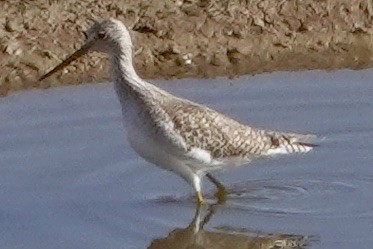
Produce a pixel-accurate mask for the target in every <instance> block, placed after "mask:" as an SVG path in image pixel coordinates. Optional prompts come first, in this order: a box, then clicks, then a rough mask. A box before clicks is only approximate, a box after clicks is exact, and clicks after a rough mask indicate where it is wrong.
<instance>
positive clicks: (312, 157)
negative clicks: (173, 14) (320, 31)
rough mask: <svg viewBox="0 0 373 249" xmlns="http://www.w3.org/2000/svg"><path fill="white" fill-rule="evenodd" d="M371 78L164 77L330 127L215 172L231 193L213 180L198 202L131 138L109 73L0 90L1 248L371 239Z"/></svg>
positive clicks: (224, 103)
mask: <svg viewBox="0 0 373 249" xmlns="http://www.w3.org/2000/svg"><path fill="white" fill-rule="evenodd" d="M372 83H373V70H364V71H349V70H344V71H338V72H334V73H326V72H321V71H309V72H299V73H272V74H264V75H258V76H255V77H251V76H247V77H240V78H238V79H234V80H227V79H223V78H220V79H213V80H180V81H174V82H172V83H170V82H157V84H159V85H161V86H162V87H164V88H166V89H168V90H169V91H171V92H174V93H176V94H178V95H181V96H184V97H186V98H189V99H193V100H195V101H197V102H200V103H203V104H208V105H209V106H211V107H213V108H215V109H217V110H219V111H221V112H224V113H227V114H229V115H230V116H232V117H234V118H236V119H238V120H240V121H242V122H245V123H247V124H251V125H253V126H256V127H262V128H268V129H275V130H284V131H294V132H295V131H299V132H310V133H315V134H317V135H318V136H319V137H320V139H319V140H318V143H319V145H320V147H317V148H316V149H315V150H314V151H313V152H311V153H308V154H305V155H295V156H287V157H277V158H274V159H271V160H269V159H267V160H260V161H257V162H255V163H252V164H250V165H248V166H244V167H241V168H237V169H234V170H232V171H228V172H223V173H219V174H216V175H215V176H216V177H217V178H219V179H220V180H221V181H222V182H223V183H224V184H225V185H226V186H227V188H228V189H229V195H228V199H227V202H226V203H225V204H223V205H213V203H214V189H213V187H212V186H211V185H209V184H208V182H207V181H205V185H204V194H205V196H206V197H207V198H208V203H209V205H206V206H204V207H203V208H202V209H201V210H196V209H195V204H194V203H193V193H192V189H191V188H190V187H189V186H188V185H187V184H185V183H184V181H183V180H181V179H180V178H178V177H177V176H175V175H173V174H171V173H168V172H165V171H162V170H160V169H158V168H156V167H154V166H152V165H150V164H149V163H147V162H145V161H143V160H142V159H141V158H139V157H138V156H137V155H136V154H135V153H134V152H133V151H132V149H131V148H130V147H129V145H128V143H127V141H126V139H125V134H124V131H123V129H122V123H121V122H122V118H121V113H120V107H119V103H118V101H117V99H116V97H115V94H114V91H113V87H112V85H111V84H93V85H85V86H78V87H64V88H59V89H51V90H44V91H31V92H26V93H19V94H15V95H13V96H9V97H6V98H2V99H0V248H28V249H30V248H38V249H41V248H55V249H56V248H153V249H154V248H233V249H234V248H252V249H253V248H280V247H273V246H274V245H277V246H281V245H285V244H286V245H288V247H284V248H292V247H290V246H291V245H293V246H294V245H299V247H300V248H303V246H305V247H306V248H329V249H333V248H336V249H337V248H338V249H341V248H371V245H372V244H373V166H372V162H373V155H372V151H373V84H372ZM188 246H189V247H188ZM271 246H272V247H271Z"/></svg>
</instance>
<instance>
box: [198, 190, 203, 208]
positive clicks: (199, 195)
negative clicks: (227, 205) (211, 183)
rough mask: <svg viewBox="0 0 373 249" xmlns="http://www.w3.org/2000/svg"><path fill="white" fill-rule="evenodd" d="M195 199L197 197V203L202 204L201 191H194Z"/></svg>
mask: <svg viewBox="0 0 373 249" xmlns="http://www.w3.org/2000/svg"><path fill="white" fill-rule="evenodd" d="M196 199H197V203H198V205H201V204H203V196H202V194H201V192H196Z"/></svg>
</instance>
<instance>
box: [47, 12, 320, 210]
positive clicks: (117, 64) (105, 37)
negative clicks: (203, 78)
mask: <svg viewBox="0 0 373 249" xmlns="http://www.w3.org/2000/svg"><path fill="white" fill-rule="evenodd" d="M84 34H85V36H86V40H85V43H84V44H83V45H82V46H81V48H80V49H78V50H77V51H75V52H74V53H73V54H72V55H71V56H69V57H68V58H67V59H65V60H64V61H63V62H61V63H60V64H59V65H57V66H56V67H55V68H54V69H52V70H51V71H49V72H48V73H46V74H45V75H44V76H42V77H41V78H40V80H44V79H45V78H47V77H49V76H50V75H52V74H53V73H55V72H57V71H59V70H61V69H63V68H64V67H66V66H67V65H69V64H70V63H71V62H72V61H74V60H76V59H77V58H79V57H81V56H83V55H84V54H86V53H88V52H89V51H96V52H102V53H106V54H108V57H109V62H110V71H111V78H112V81H113V82H114V88H115V92H116V95H117V97H118V99H119V102H120V105H121V109H122V115H123V123H124V128H125V130H126V133H127V138H128V140H129V143H130V145H131V147H132V148H133V149H134V150H135V152H137V153H138V154H139V155H140V156H141V157H143V158H144V159H145V160H146V161H148V162H150V163H152V164H154V165H156V166H158V167H160V168H162V169H165V170H168V171H171V172H173V173H175V174H177V175H179V176H180V177H181V178H183V179H184V180H185V181H186V182H187V183H189V184H190V185H191V186H192V187H193V189H194V191H195V196H196V201H197V203H198V204H202V203H204V201H205V200H204V198H203V195H202V190H201V184H202V179H203V177H207V178H208V179H209V180H210V181H211V182H212V183H213V184H214V185H215V186H216V188H217V192H216V197H217V200H218V203H222V202H224V201H225V200H226V198H227V190H226V188H225V187H224V185H223V184H222V183H221V182H220V181H219V180H217V179H216V178H215V177H214V176H213V173H214V172H216V171H219V170H226V169H230V168H233V167H235V166H240V165H244V164H248V163H249V162H251V161H253V160H254V159H257V158H261V157H271V156H273V155H277V154H291V153H305V152H308V151H310V150H312V149H313V148H314V147H315V146H316V145H314V144H312V143H311V141H312V140H313V139H314V138H315V135H312V134H298V133H287V132H278V131H271V130H265V129H259V128H255V127H251V126H248V125H245V124H242V123H240V122H238V121H235V120H234V119H232V118H230V117H228V116H226V115H224V114H221V113H219V112H217V111H215V110H213V109H211V108H209V107H207V106H205V105H202V104H198V103H196V102H193V101H190V100H187V99H184V98H181V97H178V96H176V95H173V94H171V93H169V92H167V91H165V90H163V89H161V88H159V87H157V86H155V85H153V84H151V83H149V82H147V81H145V80H143V79H142V78H140V76H138V74H137V73H136V71H135V69H134V66H133V63H132V59H133V58H132V46H133V45H132V40H131V36H130V32H129V30H128V29H127V27H126V26H125V25H124V24H123V23H122V22H121V21H120V20H117V19H113V18H112V19H105V20H100V21H94V24H93V25H92V26H91V27H90V28H89V29H88V30H87V31H86V32H84Z"/></svg>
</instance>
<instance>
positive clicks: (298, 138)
mask: <svg viewBox="0 0 373 249" xmlns="http://www.w3.org/2000/svg"><path fill="white" fill-rule="evenodd" d="M270 136H271V142H272V146H271V148H270V149H269V150H268V152H267V153H268V155H273V154H290V153H306V152H309V151H310V150H312V149H313V148H314V147H317V146H318V145H316V144H312V143H311V141H313V140H315V139H316V136H315V135H303V134H295V133H277V132H276V133H273V134H271V135H270Z"/></svg>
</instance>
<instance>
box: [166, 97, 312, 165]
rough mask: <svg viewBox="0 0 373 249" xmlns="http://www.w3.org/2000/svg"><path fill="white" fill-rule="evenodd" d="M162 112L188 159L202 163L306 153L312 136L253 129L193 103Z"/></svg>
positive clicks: (171, 107)
mask: <svg viewBox="0 0 373 249" xmlns="http://www.w3.org/2000/svg"><path fill="white" fill-rule="evenodd" d="M165 110H166V112H167V113H168V116H169V117H170V120H171V121H172V124H173V128H174V131H175V133H176V134H178V136H179V137H181V138H182V140H183V141H184V143H185V146H186V149H187V151H188V152H189V156H190V157H191V158H195V159H197V160H200V161H202V162H207V163H208V162H209V161H211V162H212V161H215V162H222V161H226V160H228V161H229V160H232V159H233V160H237V159H239V160H241V159H242V160H250V159H252V158H255V157H257V156H263V155H272V154H287V153H294V152H307V151H308V150H310V149H311V148H312V145H310V144H308V141H309V140H310V139H311V138H312V136H311V135H301V134H291V133H280V132H274V131H266V130H262V129H256V128H252V127H249V126H246V125H243V124H241V123H239V122H237V121H235V120H233V119H231V118H229V117H227V116H224V115H222V114H220V113H218V112H216V111H214V110H212V109H209V108H207V107H205V106H201V105H198V104H195V103H192V102H181V101H177V102H176V103H174V104H169V105H168V109H167V108H165ZM211 162H210V163H209V164H211Z"/></svg>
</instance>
